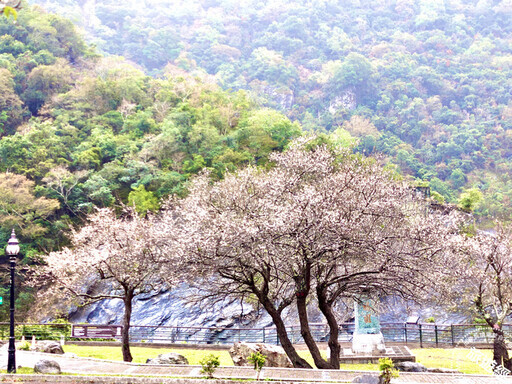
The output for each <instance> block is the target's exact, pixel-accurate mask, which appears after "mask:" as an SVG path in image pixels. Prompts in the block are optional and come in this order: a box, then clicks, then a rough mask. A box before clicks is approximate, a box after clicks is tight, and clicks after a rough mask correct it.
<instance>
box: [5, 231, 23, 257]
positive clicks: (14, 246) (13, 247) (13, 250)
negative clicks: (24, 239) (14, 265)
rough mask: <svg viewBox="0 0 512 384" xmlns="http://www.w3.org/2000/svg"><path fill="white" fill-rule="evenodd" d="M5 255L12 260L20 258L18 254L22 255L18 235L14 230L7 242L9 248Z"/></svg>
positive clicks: (6, 249)
mask: <svg viewBox="0 0 512 384" xmlns="http://www.w3.org/2000/svg"><path fill="white" fill-rule="evenodd" d="M5 253H6V254H7V255H8V256H10V257H11V259H12V258H14V259H15V258H16V256H18V253H20V246H19V241H18V239H17V238H16V233H15V232H14V229H13V230H12V233H11V238H10V239H9V241H8V242H7V247H6V248H5Z"/></svg>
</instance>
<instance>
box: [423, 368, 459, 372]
mask: <svg viewBox="0 0 512 384" xmlns="http://www.w3.org/2000/svg"><path fill="white" fill-rule="evenodd" d="M427 372H428V373H462V372H461V371H457V370H456V369H450V368H427Z"/></svg>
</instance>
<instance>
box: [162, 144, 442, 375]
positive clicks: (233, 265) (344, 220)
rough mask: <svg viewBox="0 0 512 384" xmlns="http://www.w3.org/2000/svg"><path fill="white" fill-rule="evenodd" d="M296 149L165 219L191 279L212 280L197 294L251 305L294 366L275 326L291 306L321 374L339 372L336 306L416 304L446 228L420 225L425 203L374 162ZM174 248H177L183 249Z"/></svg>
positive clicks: (432, 275)
mask: <svg viewBox="0 0 512 384" xmlns="http://www.w3.org/2000/svg"><path fill="white" fill-rule="evenodd" d="M310 146H311V144H310V143H309V142H308V140H307V139H303V141H297V142H296V143H295V144H294V145H292V147H291V148H290V149H289V150H288V151H287V152H285V153H281V154H273V155H272V157H271V160H272V161H273V162H274V164H275V166H274V167H273V168H272V169H270V170H267V171H265V170H262V169H259V168H255V167H254V168H253V167H250V168H247V169H245V170H241V171H239V172H238V173H236V174H231V175H228V176H226V178H225V180H223V181H221V182H218V183H216V184H211V183H210V182H209V180H208V178H207V177H206V176H204V177H200V178H198V179H197V180H196V181H195V183H194V184H193V185H192V186H191V191H190V194H189V196H188V197H187V198H186V199H184V200H183V201H173V202H172V203H171V204H170V205H171V208H170V209H169V210H168V211H167V212H166V213H165V214H164V218H163V221H164V222H167V223H176V222H179V225H178V226H176V225H172V226H170V227H172V228H173V229H174V232H173V233H172V234H169V236H168V237H169V238H171V237H172V238H173V239H174V240H175V244H177V246H176V248H175V251H176V252H181V257H180V259H181V260H188V262H187V263H186V266H187V268H188V270H189V271H191V273H193V274H194V275H199V276H204V277H207V276H212V277H211V278H209V280H208V284H203V285H202V286H201V287H199V289H200V290H202V292H203V294H204V295H207V296H225V295H234V296H239V297H242V298H251V299H256V300H257V301H258V302H259V303H260V304H261V305H262V306H263V308H264V309H265V310H266V311H267V312H268V313H269V315H270V316H271V318H272V320H273V322H274V324H275V326H276V328H277V333H278V336H279V339H280V341H281V345H282V346H283V348H284V350H285V351H286V353H287V354H288V356H289V357H290V359H291V361H292V363H293V364H294V366H296V367H310V365H309V364H308V363H307V362H306V361H304V360H303V359H302V358H301V357H300V356H299V355H298V354H297V352H296V351H295V349H294V348H293V345H292V343H291V341H290V339H289V337H288V335H287V332H286V327H285V324H284V321H283V319H282V313H283V311H284V309H285V308H287V307H289V306H290V305H292V304H295V305H296V307H297V310H298V314H299V320H300V325H301V335H302V337H303V338H304V340H305V342H306V344H307V346H308V348H309V350H310V352H311V354H312V356H313V360H314V362H315V365H316V366H317V367H319V368H327V369H329V368H330V369H338V368H339V352H340V346H339V344H338V324H337V321H336V317H335V314H334V310H333V307H334V305H335V304H336V302H337V301H339V300H340V298H342V297H352V296H353V295H357V294H361V293H363V292H364V293H369V294H379V293H384V294H388V293H389V294H391V293H395V294H402V295H404V296H406V297H417V296H419V295H420V294H422V293H424V292H425V290H426V289H428V288H429V287H430V286H431V285H432V283H433V280H435V279H436V278H437V277H438V274H439V273H441V272H442V270H443V268H445V267H446V263H445V262H446V260H447V256H446V253H445V252H444V249H443V241H442V240H443V238H444V237H445V236H447V235H448V234H449V227H450V226H449V225H445V223H446V220H445V219H443V220H441V218H440V217H438V216H437V215H429V216H428V217H425V203H424V202H423V201H420V200H418V199H417V198H415V197H414V193H413V192H412V191H411V188H410V187H409V186H407V185H406V184H405V183H401V182H398V181H397V180H394V179H393V175H392V174H391V173H389V172H386V171H385V170H383V169H382V167H381V166H380V165H378V164H377V163H376V162H375V161H374V160H369V159H364V158H362V157H359V156H355V155H352V154H350V153H348V152H347V151H343V150H342V151H337V150H335V149H333V148H329V147H327V146H323V145H320V146H314V145H313V146H312V148H309V149H308V147H310ZM179 249H181V250H179ZM312 297H315V298H316V300H317V302H318V304H319V307H320V310H321V311H322V313H323V314H324V315H325V317H326V319H327V322H328V324H329V326H330V339H329V347H330V350H331V353H330V359H329V361H326V360H324V359H323V358H322V356H321V354H320V351H319V348H318V346H317V345H316V343H315V341H314V339H313V336H312V332H311V330H310V327H309V322H308V314H307V305H308V303H310V302H311V300H310V299H311V298H312Z"/></svg>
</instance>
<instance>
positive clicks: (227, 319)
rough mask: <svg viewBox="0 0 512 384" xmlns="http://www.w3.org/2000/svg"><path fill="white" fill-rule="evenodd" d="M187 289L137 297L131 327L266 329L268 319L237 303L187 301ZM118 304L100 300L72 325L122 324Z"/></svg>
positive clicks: (73, 318)
mask: <svg viewBox="0 0 512 384" xmlns="http://www.w3.org/2000/svg"><path fill="white" fill-rule="evenodd" d="M187 293H188V287H187V286H185V285H182V286H180V287H178V288H176V289H173V290H164V291H160V292H154V293H150V294H145V295H140V296H137V297H136V298H135V299H134V303H133V313H132V321H131V322H132V324H135V325H154V326H162V325H167V326H189V327H221V328H229V327H233V326H255V327H264V326H267V325H269V323H270V322H269V318H268V317H267V316H264V315H262V314H261V313H259V312H258V311H256V310H254V308H253V307H252V306H251V305H248V304H243V303H240V301H239V300H224V301H222V302H220V303H215V302H213V301H210V302H208V301H206V302H203V303H201V304H196V303H194V304H193V303H190V302H189V301H188V300H186V297H187ZM123 312H124V309H123V303H122V301H121V300H103V301H101V302H98V303H96V304H93V305H89V306H86V307H82V308H78V309H76V310H75V311H74V312H73V313H72V314H71V315H70V321H71V322H73V323H95V324H121V322H122V318H123Z"/></svg>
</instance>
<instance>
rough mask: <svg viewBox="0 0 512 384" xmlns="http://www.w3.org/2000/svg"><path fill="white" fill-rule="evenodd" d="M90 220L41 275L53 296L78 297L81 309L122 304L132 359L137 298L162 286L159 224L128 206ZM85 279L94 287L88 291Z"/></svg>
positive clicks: (127, 357)
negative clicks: (131, 337) (118, 212)
mask: <svg viewBox="0 0 512 384" xmlns="http://www.w3.org/2000/svg"><path fill="white" fill-rule="evenodd" d="M88 221H89V223H88V224H87V225H86V226H84V227H83V228H81V229H80V230H79V231H75V232H73V235H72V248H71V249H70V248H66V249H64V250H62V251H60V252H52V253H50V254H49V255H48V256H47V257H46V263H47V265H46V267H45V268H44V272H43V274H44V276H45V277H47V278H50V280H51V281H52V282H53V284H52V287H51V291H50V292H49V293H50V294H52V295H56V294H57V295H58V294H59V292H60V293H62V292H65V293H66V294H68V295H71V296H72V297H76V298H78V299H80V304H82V305H86V304H90V303H92V302H96V301H99V300H103V299H120V300H122V301H123V303H124V317H123V323H122V326H123V327H122V352H123V360H124V361H132V355H131V352H130V345H129V331H130V318H131V314H132V301H133V298H134V297H136V296H137V295H140V294H142V293H146V292H150V291H151V290H154V289H156V288H157V286H158V285H160V284H162V279H161V278H160V275H159V272H160V269H159V263H158V261H159V257H160V256H159V255H160V253H159V239H160V238H159V237H158V234H159V233H160V231H159V230H158V229H157V228H156V227H157V226H158V224H157V222H156V221H155V219H154V218H153V217H151V216H148V217H146V218H141V217H139V216H138V215H137V213H136V212H135V211H134V210H133V209H132V208H125V209H124V211H123V212H122V214H121V216H119V217H118V216H117V215H116V213H115V212H114V211H113V210H112V209H108V208H104V209H99V210H97V212H95V213H94V214H92V215H90V216H89V217H88ZM87 281H91V282H94V283H93V285H92V286H90V287H86V285H84V282H87ZM61 288H65V289H64V290H62V289H61Z"/></svg>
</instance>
